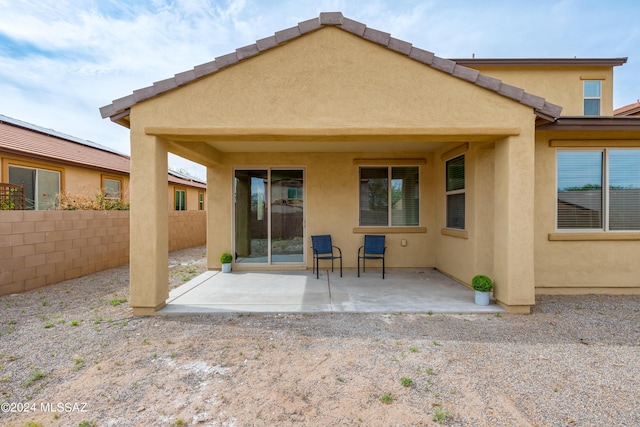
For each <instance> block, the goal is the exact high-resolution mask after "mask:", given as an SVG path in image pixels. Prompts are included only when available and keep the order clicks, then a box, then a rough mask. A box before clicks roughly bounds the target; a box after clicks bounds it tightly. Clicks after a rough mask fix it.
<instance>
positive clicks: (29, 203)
mask: <svg viewBox="0 0 640 427" xmlns="http://www.w3.org/2000/svg"><path fill="white" fill-rule="evenodd" d="M9 183H10V184H16V185H22V184H24V197H25V203H26V209H27V210H48V209H55V208H56V206H57V200H58V194H60V172H59V171H52V170H47V169H38V168H30V167H23V166H12V165H10V166H9Z"/></svg>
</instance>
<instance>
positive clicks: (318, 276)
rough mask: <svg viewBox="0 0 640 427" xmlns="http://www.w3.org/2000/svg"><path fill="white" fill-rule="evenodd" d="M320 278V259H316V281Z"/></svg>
mask: <svg viewBox="0 0 640 427" xmlns="http://www.w3.org/2000/svg"><path fill="white" fill-rule="evenodd" d="M319 278H320V266H319V265H318V258H317V257H316V279H319Z"/></svg>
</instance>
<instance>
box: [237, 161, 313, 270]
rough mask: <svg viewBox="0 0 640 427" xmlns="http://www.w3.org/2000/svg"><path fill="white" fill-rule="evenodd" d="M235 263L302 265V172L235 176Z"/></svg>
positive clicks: (254, 172) (270, 171)
mask: <svg viewBox="0 0 640 427" xmlns="http://www.w3.org/2000/svg"><path fill="white" fill-rule="evenodd" d="M234 178H235V179H234V200H235V206H234V209H235V242H234V244H235V262H236V263H246V264H257V265H270V264H303V263H304V171H303V170H302V169H276V168H269V169H243V170H236V171H235V176H234Z"/></svg>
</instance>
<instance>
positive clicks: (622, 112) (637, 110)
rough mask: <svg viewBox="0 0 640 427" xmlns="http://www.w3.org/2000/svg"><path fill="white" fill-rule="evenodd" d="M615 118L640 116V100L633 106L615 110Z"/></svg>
mask: <svg viewBox="0 0 640 427" xmlns="http://www.w3.org/2000/svg"><path fill="white" fill-rule="evenodd" d="M613 115H614V116H640V99H639V100H638V101H636V102H634V103H633V104H629V105H625V106H624V107H620V108H616V109H615V110H613Z"/></svg>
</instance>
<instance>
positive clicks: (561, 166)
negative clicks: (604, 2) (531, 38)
mask: <svg viewBox="0 0 640 427" xmlns="http://www.w3.org/2000/svg"><path fill="white" fill-rule="evenodd" d="M625 62H626V58H595V59H593V58H591V59H475V58H472V59H454V60H451V59H444V58H441V57H438V56H436V55H434V54H433V53H432V52H430V51H427V50H423V49H420V48H417V47H415V46H412V45H411V44H410V43H408V42H405V41H402V40H398V39H396V38H393V37H391V36H390V35H389V34H388V33H385V32H382V31H379V30H375V29H372V28H369V27H367V26H366V25H365V24H362V23H359V22H357V21H354V20H351V19H348V18H346V17H344V16H342V14H341V13H339V12H331V13H321V14H320V16H319V17H317V18H314V19H310V20H307V21H304V22H301V23H299V24H298V25H297V26H295V27H292V28H288V29H284V30H282V31H279V32H276V33H275V34H274V35H273V36H271V37H267V38H264V39H261V40H258V41H257V42H256V43H255V44H252V45H249V46H245V47H241V48H239V49H237V50H236V51H235V52H232V53H229V54H227V55H224V56H220V57H218V58H216V59H215V60H214V61H212V62H209V63H205V64H202V65H198V66H196V67H195V68H193V69H190V70H187V71H184V72H181V73H179V74H176V75H175V76H174V77H171V78H168V79H165V80H160V81H157V82H155V83H153V85H151V86H149V87H145V88H141V89H139V90H136V91H134V92H133V93H132V94H130V95H128V96H125V97H123V98H119V99H116V100H115V101H113V103H111V104H109V105H106V106H104V107H102V108H101V109H100V111H101V114H102V116H103V117H104V118H110V119H111V120H112V121H114V122H115V123H118V124H120V125H122V126H125V127H128V128H129V129H130V132H131V141H132V144H131V159H132V163H133V165H134V167H133V168H132V170H131V188H132V191H133V192H135V193H136V194H138V195H139V197H136V198H135V199H133V200H132V201H131V206H132V211H131V224H132V227H131V241H132V242H133V244H132V245H133V246H132V250H131V254H132V258H131V296H130V303H131V305H132V306H133V308H134V312H135V313H136V314H153V313H154V312H155V311H156V310H157V309H159V308H160V307H162V306H163V305H164V304H165V300H166V299H167V297H168V286H167V281H168V279H167V265H166V245H167V235H166V233H165V232H164V230H165V229H166V227H165V226H164V224H165V223H166V221H167V212H166V209H165V208H164V206H165V205H166V203H167V194H166V191H165V188H164V185H165V184H164V173H165V170H166V166H167V164H166V158H167V153H168V152H171V153H175V154H178V155H180V156H183V157H186V158H188V159H190V160H193V161H195V162H198V163H200V164H203V165H205V166H206V167H207V185H208V186H209V188H215V189H216V191H209V192H208V193H207V198H208V206H209V210H208V211H207V222H208V226H207V257H208V259H207V263H208V266H209V268H212V269H214V268H219V267H220V265H219V261H218V259H217V258H218V255H219V254H220V253H222V252H224V251H232V252H233V253H234V254H235V259H234V264H235V266H234V268H235V269H236V270H239V269H252V270H257V269H309V268H310V267H311V265H312V255H311V253H310V250H309V247H310V246H311V245H310V236H312V235H316V234H331V235H332V236H333V239H334V244H335V245H337V246H339V247H341V249H342V253H343V256H344V264H345V267H353V268H355V266H356V262H357V251H358V247H359V246H360V245H361V244H362V240H363V235H364V234H369V233H372V234H373V233H375V234H385V235H386V236H387V243H386V244H387V266H389V267H392V268H425V267H434V268H437V269H438V270H440V271H441V272H443V273H445V274H447V275H449V276H451V277H454V278H456V279H458V280H460V281H461V282H463V283H467V284H468V283H470V282H471V278H472V277H473V276H474V275H475V274H478V273H483V274H488V275H490V276H491V277H492V278H494V280H495V288H494V296H495V298H496V299H497V301H498V303H499V304H500V305H502V306H503V307H506V308H507V309H508V310H509V311H511V312H515V313H526V312H529V310H530V307H531V306H532V305H533V304H535V297H536V294H542V293H556V294H560V293H570V294H580V293H640V263H638V262H637V260H638V259H639V258H640V244H639V242H640V231H639V230H638V217H639V216H640V209H639V208H640V200H639V199H638V191H637V190H638V189H639V188H640V172H639V171H640V120H638V118H634V117H613V69H614V67H616V66H621V65H623V64H624V63H625ZM603 171H604V172H603ZM388 278H389V282H390V283H392V275H391V274H390V275H389V277H388ZM390 286H391V285H390Z"/></svg>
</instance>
